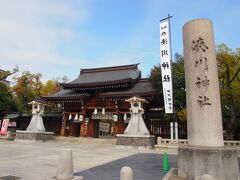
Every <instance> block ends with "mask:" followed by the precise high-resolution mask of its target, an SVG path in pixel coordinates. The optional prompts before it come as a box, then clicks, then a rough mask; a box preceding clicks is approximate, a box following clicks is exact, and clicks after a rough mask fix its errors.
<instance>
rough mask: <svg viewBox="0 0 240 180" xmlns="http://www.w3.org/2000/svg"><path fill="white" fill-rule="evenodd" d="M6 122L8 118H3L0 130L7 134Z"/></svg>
mask: <svg viewBox="0 0 240 180" xmlns="http://www.w3.org/2000/svg"><path fill="white" fill-rule="evenodd" d="M8 123H9V119H3V123H2V128H1V132H0V133H1V134H7V128H8Z"/></svg>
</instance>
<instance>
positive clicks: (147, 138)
mask: <svg viewBox="0 0 240 180" xmlns="http://www.w3.org/2000/svg"><path fill="white" fill-rule="evenodd" d="M155 144H156V138H155V136H152V135H128V134H117V143H116V145H117V147H124V148H136V149H152V148H153V147H154V145H155Z"/></svg>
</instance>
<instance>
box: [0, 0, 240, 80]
mask: <svg viewBox="0 0 240 180" xmlns="http://www.w3.org/2000/svg"><path fill="white" fill-rule="evenodd" d="M168 13H169V14H171V15H172V16H173V18H172V19H171V30H172V32H171V33H172V49H173V54H174V53H176V52H178V53H180V54H182V51H183V48H182V26H183V25H184V24H185V23H186V22H188V21H190V20H192V19H195V18H208V19H210V20H211V21H212V22H213V25H214V32H215V43H216V44H219V43H226V44H227V45H228V46H229V47H231V48H232V49H235V48H237V47H240V34H239V32H240V20H239V18H240V1H237V0H229V1H224V0H202V1H189V0H181V1H180V0H65V1H63V0H51V1H49V0H35V1H32V0H1V1H0V22H1V26H0V68H2V69H12V68H13V67H14V66H15V65H18V66H19V68H20V72H22V71H31V72H32V73H42V74H43V80H44V81H46V80H48V79H53V78H57V77H62V76H64V75H66V76H67V77H68V78H69V79H70V80H73V79H74V78H76V77H77V76H78V74H79V71H80V69H84V68H95V67H104V66H115V65H124V64H133V63H140V65H139V69H140V70H142V76H143V77H148V75H149V74H150V70H151V68H152V67H153V66H154V65H156V64H158V63H159V62H160V58H159V48H160V47H159V20H160V19H162V18H165V17H166V16H167V15H168Z"/></svg>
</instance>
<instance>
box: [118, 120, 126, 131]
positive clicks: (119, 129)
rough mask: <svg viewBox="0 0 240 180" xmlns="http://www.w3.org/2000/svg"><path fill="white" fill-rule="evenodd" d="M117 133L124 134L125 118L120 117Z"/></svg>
mask: <svg viewBox="0 0 240 180" xmlns="http://www.w3.org/2000/svg"><path fill="white" fill-rule="evenodd" d="M117 134H124V120H123V119H119V120H118V122H117Z"/></svg>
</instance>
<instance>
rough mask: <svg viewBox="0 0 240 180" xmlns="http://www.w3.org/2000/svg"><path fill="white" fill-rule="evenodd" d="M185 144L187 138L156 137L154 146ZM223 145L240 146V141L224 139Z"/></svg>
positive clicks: (167, 146)
mask: <svg viewBox="0 0 240 180" xmlns="http://www.w3.org/2000/svg"><path fill="white" fill-rule="evenodd" d="M187 144H188V140H187V139H162V138H161V137H158V138H157V144H156V145H155V147H156V148H172V149H177V148H178V147H179V146H185V145H187ZM224 146H230V147H240V141H224Z"/></svg>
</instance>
